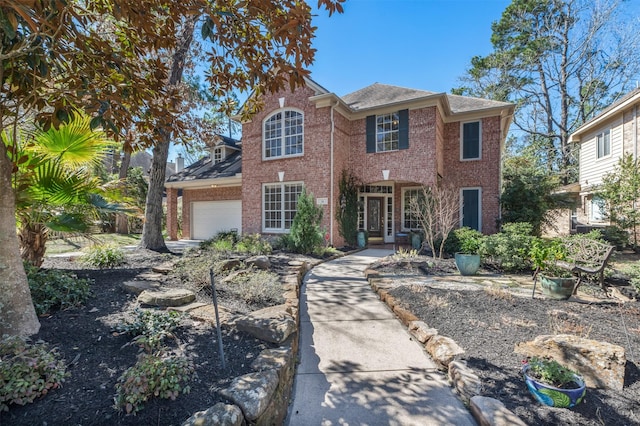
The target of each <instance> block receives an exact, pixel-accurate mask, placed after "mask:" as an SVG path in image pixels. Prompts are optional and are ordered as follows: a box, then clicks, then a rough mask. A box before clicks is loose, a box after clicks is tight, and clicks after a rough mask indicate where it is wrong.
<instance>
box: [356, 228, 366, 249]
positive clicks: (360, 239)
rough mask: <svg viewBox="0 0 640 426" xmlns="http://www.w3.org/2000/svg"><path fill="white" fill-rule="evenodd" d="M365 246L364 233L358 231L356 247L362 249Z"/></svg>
mask: <svg viewBox="0 0 640 426" xmlns="http://www.w3.org/2000/svg"><path fill="white" fill-rule="evenodd" d="M366 245H367V238H366V235H365V233H364V231H358V247H359V248H364V247H365V246H366Z"/></svg>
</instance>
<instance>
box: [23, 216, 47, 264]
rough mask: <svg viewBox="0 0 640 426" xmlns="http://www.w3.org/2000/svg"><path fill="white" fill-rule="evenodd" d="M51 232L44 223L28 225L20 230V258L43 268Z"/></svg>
mask: <svg viewBox="0 0 640 426" xmlns="http://www.w3.org/2000/svg"><path fill="white" fill-rule="evenodd" d="M48 239H49V230H48V229H47V227H46V226H45V225H44V224H42V223H26V224H24V225H23V226H22V229H20V233H19V234H18V240H19V241H20V256H21V257H22V260H26V261H27V262H29V263H30V264H32V265H33V266H36V267H38V268H39V267H40V266H42V262H43V261H44V252H45V250H46V249H47V247H46V244H47V240H48Z"/></svg>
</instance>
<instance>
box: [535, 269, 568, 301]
mask: <svg viewBox="0 0 640 426" xmlns="http://www.w3.org/2000/svg"><path fill="white" fill-rule="evenodd" d="M539 277H540V287H541V288H542V293H543V294H545V295H546V296H549V297H550V298H552V299H557V300H566V299H568V298H570V297H571V294H572V293H573V287H574V286H575V285H576V279H575V278H574V277H569V278H558V277H546V276H544V275H542V274H540V275H539Z"/></svg>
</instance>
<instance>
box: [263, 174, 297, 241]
mask: <svg viewBox="0 0 640 426" xmlns="http://www.w3.org/2000/svg"><path fill="white" fill-rule="evenodd" d="M302 188H303V184H302V183H301V182H296V183H274V184H265V185H264V186H263V189H262V228H263V230H264V231H265V232H266V231H271V232H286V231H288V230H289V229H291V223H292V222H293V218H294V217H295V215H296V209H297V206H298V196H300V194H301V193H302Z"/></svg>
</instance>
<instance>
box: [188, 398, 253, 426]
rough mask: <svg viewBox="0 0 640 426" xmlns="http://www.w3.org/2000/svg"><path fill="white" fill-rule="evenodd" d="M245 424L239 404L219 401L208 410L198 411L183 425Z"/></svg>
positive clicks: (223, 425) (236, 425)
mask: <svg viewBox="0 0 640 426" xmlns="http://www.w3.org/2000/svg"><path fill="white" fill-rule="evenodd" d="M242 424H244V416H243V415H242V410H241V409H240V407H238V406H237V405H230V404H225V403H224V402H218V403H217V404H216V405H214V406H213V407H211V408H209V409H208V410H206V411H198V412H197V413H195V414H194V415H192V416H191V417H189V418H188V419H187V420H186V421H185V422H184V423H182V426H241V425H242Z"/></svg>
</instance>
